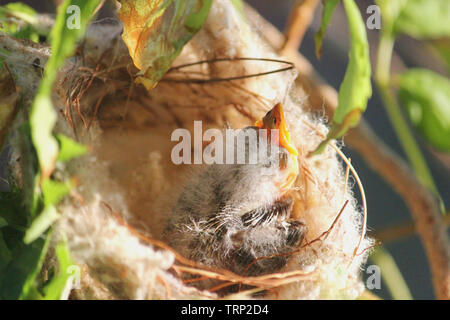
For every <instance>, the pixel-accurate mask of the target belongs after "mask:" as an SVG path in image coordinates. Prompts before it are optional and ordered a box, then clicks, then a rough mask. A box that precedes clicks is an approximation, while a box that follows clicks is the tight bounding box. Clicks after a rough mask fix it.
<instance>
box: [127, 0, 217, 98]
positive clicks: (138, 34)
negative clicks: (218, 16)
mask: <svg viewBox="0 0 450 320" xmlns="http://www.w3.org/2000/svg"><path fill="white" fill-rule="evenodd" d="M119 2H120V4H121V8H120V11H119V19H120V20H121V21H122V23H123V25H124V32H123V35H122V38H123V40H124V42H125V44H126V45H127V47H128V50H129V53H130V56H131V58H132V59H133V62H134V64H135V65H136V67H137V68H138V69H139V70H140V75H141V77H138V78H137V82H138V83H142V84H143V85H144V86H145V87H146V88H147V89H149V90H150V89H152V88H153V87H154V86H155V85H156V84H157V83H158V81H159V80H160V79H161V78H162V77H163V76H164V74H165V73H166V72H167V70H169V68H170V66H171V64H172V62H173V60H175V58H176V57H177V56H178V55H179V53H180V52H181V49H182V48H183V46H184V45H185V44H186V43H187V42H188V41H189V40H190V39H191V38H192V36H193V35H194V34H195V33H196V32H197V31H198V30H199V29H200V28H201V27H202V26H203V24H204V22H205V20H206V18H207V16H208V13H209V9H210V8H211V4H212V0H166V1H164V0H119Z"/></svg>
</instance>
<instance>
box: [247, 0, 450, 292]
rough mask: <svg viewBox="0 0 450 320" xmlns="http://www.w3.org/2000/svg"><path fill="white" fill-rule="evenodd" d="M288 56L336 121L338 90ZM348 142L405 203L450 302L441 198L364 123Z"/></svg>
mask: <svg viewBox="0 0 450 320" xmlns="http://www.w3.org/2000/svg"><path fill="white" fill-rule="evenodd" d="M246 14H247V16H248V17H249V21H253V22H254V24H255V25H258V26H260V28H261V32H260V35H261V36H262V37H263V38H265V39H266V41H267V42H268V43H269V44H270V45H271V46H272V47H273V48H274V50H277V51H278V50H279V48H281V47H282V45H283V35H282V34H281V33H280V32H279V31H278V30H277V29H276V28H275V27H274V26H272V25H271V24H270V23H268V22H267V21H265V20H264V19H263V18H262V17H261V16H259V15H258V14H257V13H256V12H255V11H254V10H253V9H251V8H249V7H248V6H247V7H246ZM284 55H285V56H286V58H288V59H289V60H290V61H292V62H294V63H295V65H296V67H297V70H298V72H299V77H298V78H297V81H298V83H299V84H300V85H301V86H302V87H303V88H304V90H305V91H306V93H307V94H308V97H309V102H310V104H311V106H312V107H313V108H316V109H320V110H322V109H323V108H324V109H325V112H326V114H327V115H328V117H329V118H332V116H333V113H334V110H335V109H336V108H337V105H338V95H337V92H336V90H334V89H333V88H332V87H331V86H329V85H328V84H326V83H325V81H323V80H322V79H321V78H320V76H319V75H318V74H317V72H316V71H315V70H314V69H313V67H312V65H311V64H310V63H309V62H308V61H307V60H306V59H305V58H304V57H303V56H301V55H300V54H299V53H298V52H297V51H296V50H295V51H294V50H291V51H285V52H284ZM345 139H346V142H347V143H348V145H349V146H350V147H351V148H353V149H354V150H356V151H357V152H358V153H359V154H360V155H361V156H362V157H363V158H364V160H365V161H366V162H367V163H368V164H369V165H370V166H371V167H372V168H373V169H374V170H375V171H376V172H378V174H380V175H381V176H382V177H383V178H384V179H385V180H386V181H387V182H388V183H389V184H390V185H391V186H392V187H393V188H394V189H395V190H396V191H397V192H398V193H399V194H400V195H401V196H402V198H403V199H404V200H405V202H406V204H407V206H408V208H409V209H410V211H411V215H412V217H413V220H414V222H415V225H416V229H417V232H418V233H419V235H420V237H421V239H422V242H423V245H424V248H425V251H426V254H427V257H428V261H429V264H430V266H431V273H432V277H433V284H434V288H435V293H436V297H437V298H439V299H450V246H449V239H448V236H447V233H446V228H445V224H444V223H443V221H442V215H441V212H440V208H439V202H438V199H436V198H435V196H433V194H432V193H431V192H430V191H429V190H428V189H427V188H425V187H424V186H423V185H422V184H421V183H420V182H419V181H418V179H417V178H416V176H415V175H414V173H413V172H412V171H411V169H410V168H409V166H408V165H407V163H406V162H405V161H404V160H403V159H401V158H400V157H399V156H398V155H396V154H395V153H394V152H393V151H392V150H391V149H390V148H389V147H388V146H387V145H386V144H385V143H384V142H382V141H381V140H380V139H379V138H378V137H377V136H376V134H375V133H374V132H373V131H372V129H371V128H370V126H369V125H368V124H367V123H366V122H365V121H364V120H361V122H360V124H359V126H358V127H357V128H355V129H353V130H351V131H350V132H349V133H348V134H347V135H346V138H345Z"/></svg>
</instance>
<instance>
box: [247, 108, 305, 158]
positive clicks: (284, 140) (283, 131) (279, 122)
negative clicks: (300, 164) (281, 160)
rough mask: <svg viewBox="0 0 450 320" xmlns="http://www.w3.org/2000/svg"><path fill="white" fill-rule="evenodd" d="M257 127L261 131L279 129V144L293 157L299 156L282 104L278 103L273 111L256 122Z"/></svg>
mask: <svg viewBox="0 0 450 320" xmlns="http://www.w3.org/2000/svg"><path fill="white" fill-rule="evenodd" d="M255 126H256V127H258V128H261V129H268V130H271V129H278V130H279V140H278V141H279V144H280V146H282V147H283V148H285V149H286V150H287V151H289V153H290V154H291V155H293V156H298V151H297V148H296V147H295V145H294V143H293V142H292V140H291V135H290V134H289V130H288V128H287V124H286V121H285V120H284V113H283V107H282V106H281V103H277V104H276V105H275V107H273V109H272V110H270V111H269V112H267V114H266V115H265V116H264V118H262V120H259V121H256V123H255Z"/></svg>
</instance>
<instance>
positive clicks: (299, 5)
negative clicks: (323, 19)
mask: <svg viewBox="0 0 450 320" xmlns="http://www.w3.org/2000/svg"><path fill="white" fill-rule="evenodd" d="M318 4H319V0H297V1H296V2H295V4H294V7H293V8H292V10H291V13H290V15H289V18H288V23H287V27H286V30H285V32H284V36H285V41H284V44H283V47H282V48H281V52H287V51H291V50H295V51H297V49H298V48H299V47H300V45H301V43H302V40H303V36H304V35H305V32H306V30H307V29H308V27H309V25H310V23H311V20H312V18H313V17H314V11H315V10H316V7H317V5H318Z"/></svg>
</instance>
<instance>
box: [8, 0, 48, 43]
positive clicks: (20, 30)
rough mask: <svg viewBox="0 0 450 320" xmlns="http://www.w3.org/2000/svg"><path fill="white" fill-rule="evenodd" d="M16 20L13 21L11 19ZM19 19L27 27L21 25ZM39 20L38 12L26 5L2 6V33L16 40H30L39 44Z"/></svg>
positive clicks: (17, 3) (18, 3)
mask: <svg viewBox="0 0 450 320" xmlns="http://www.w3.org/2000/svg"><path fill="white" fill-rule="evenodd" d="M12 17H13V18H15V19H16V20H13V19H11V18H12ZM17 19H20V20H22V21H23V22H24V23H25V25H23V23H22V24H19V23H18V22H17ZM37 24H38V18H37V13H36V11H34V10H33V8H31V7H29V6H27V5H26V4H23V3H20V2H15V3H9V4H7V5H5V6H0V31H2V32H5V33H7V34H9V35H11V36H13V37H15V38H19V39H30V40H32V41H35V42H38V40H39V33H40V32H39V30H38V28H37Z"/></svg>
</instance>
